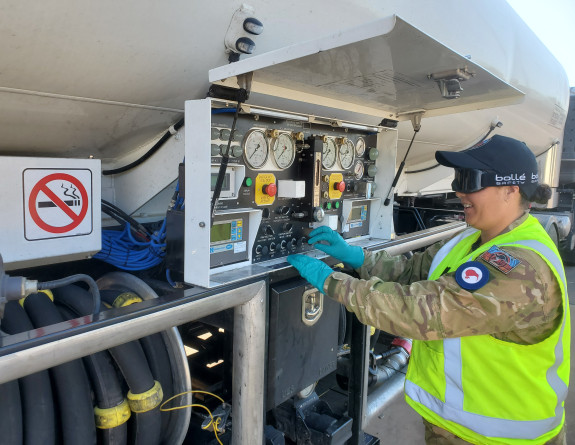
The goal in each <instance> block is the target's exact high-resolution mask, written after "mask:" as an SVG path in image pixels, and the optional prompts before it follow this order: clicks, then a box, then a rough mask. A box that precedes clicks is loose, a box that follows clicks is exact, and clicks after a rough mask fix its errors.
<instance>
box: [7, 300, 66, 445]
mask: <svg viewBox="0 0 575 445" xmlns="http://www.w3.org/2000/svg"><path fill="white" fill-rule="evenodd" d="M2 329H4V331H5V332H6V333H7V334H10V335H13V334H19V333H20V332H26V331H31V330H32V329H34V325H33V324H32V322H31V321H30V319H29V318H28V315H26V311H24V308H23V307H22V306H20V304H19V303H18V302H17V301H10V302H8V303H6V307H5V310H4V318H3V320H2ZM18 383H19V385H20V397H21V399H22V424H23V425H25V426H26V428H24V429H23V433H24V445H55V443H56V427H55V419H54V402H53V396H52V386H51V383H50V376H49V374H48V371H40V372H37V373H35V374H31V375H28V376H26V377H22V378H20V379H19V380H18ZM0 412H2V410H0ZM15 425H16V423H15V422H13V423H12V426H13V427H14V428H15V427H16V426H15ZM0 431H5V430H4V429H2V430H0Z"/></svg>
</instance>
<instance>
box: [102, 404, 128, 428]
mask: <svg viewBox="0 0 575 445" xmlns="http://www.w3.org/2000/svg"><path fill="white" fill-rule="evenodd" d="M131 415H132V412H131V411H130V405H129V404H128V401H127V400H126V399H124V401H123V402H122V403H120V404H119V405H117V406H114V407H112V408H98V407H97V406H95V407H94V417H95V419H96V428H100V429H101V430H109V429H110V428H115V427H117V426H120V425H122V424H124V423H126V422H127V421H128V419H129V418H130V416H131Z"/></svg>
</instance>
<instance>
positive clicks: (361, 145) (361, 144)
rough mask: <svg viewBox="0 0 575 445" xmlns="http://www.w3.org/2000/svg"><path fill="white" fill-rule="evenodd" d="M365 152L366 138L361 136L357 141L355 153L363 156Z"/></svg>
mask: <svg viewBox="0 0 575 445" xmlns="http://www.w3.org/2000/svg"><path fill="white" fill-rule="evenodd" d="M364 153H365V139H364V138H359V139H358V140H357V142H356V143H355V154H356V155H357V156H363V154H364Z"/></svg>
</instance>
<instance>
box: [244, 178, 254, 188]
mask: <svg viewBox="0 0 575 445" xmlns="http://www.w3.org/2000/svg"><path fill="white" fill-rule="evenodd" d="M253 183H254V182H253V181H252V178H246V187H251V186H252V184H253Z"/></svg>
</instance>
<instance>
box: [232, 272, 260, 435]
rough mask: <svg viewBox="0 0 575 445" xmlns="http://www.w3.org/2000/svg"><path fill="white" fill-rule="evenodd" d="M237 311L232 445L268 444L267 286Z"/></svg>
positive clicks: (235, 310)
mask: <svg viewBox="0 0 575 445" xmlns="http://www.w3.org/2000/svg"><path fill="white" fill-rule="evenodd" d="M260 285H261V286H260V288H259V290H258V292H257V293H256V294H255V295H254V297H253V298H252V299H251V300H250V301H248V302H247V303H244V304H242V305H239V306H237V307H236V308H235V309H234V340H233V342H234V346H233V348H234V351H233V376H234V380H233V384H232V400H233V406H232V418H233V419H234V427H233V429H232V444H234V445H240V444H248V443H265V439H264V419H265V411H264V381H265V379H264V377H265V345H266V312H267V286H266V285H265V283H263V282H260Z"/></svg>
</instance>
